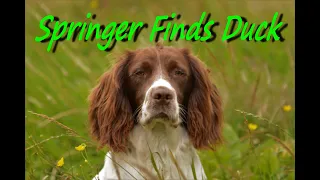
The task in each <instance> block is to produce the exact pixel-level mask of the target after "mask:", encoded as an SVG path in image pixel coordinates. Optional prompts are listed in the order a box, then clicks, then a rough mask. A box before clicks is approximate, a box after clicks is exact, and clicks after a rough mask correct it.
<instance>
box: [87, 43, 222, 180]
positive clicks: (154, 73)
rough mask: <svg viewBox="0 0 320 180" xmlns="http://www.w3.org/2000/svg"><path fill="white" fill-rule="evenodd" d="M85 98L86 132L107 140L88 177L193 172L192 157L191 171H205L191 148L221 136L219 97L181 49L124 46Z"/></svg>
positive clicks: (205, 74) (186, 174) (144, 176)
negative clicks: (126, 48) (98, 162)
mask: <svg viewBox="0 0 320 180" xmlns="http://www.w3.org/2000/svg"><path fill="white" fill-rule="evenodd" d="M89 102H90V105H89V123H90V128H91V134H92V136H93V137H94V138H95V139H96V140H97V141H98V142H99V144H100V148H101V147H103V146H105V145H107V146H108V147H109V148H110V151H109V152H108V153H107V155H106V157H105V161H104V166H103V168H102V170H101V171H100V172H99V173H98V174H97V175H96V176H95V177H94V178H93V179H100V180H105V179H153V178H158V177H159V174H160V175H161V177H162V178H163V179H180V177H182V178H185V179H194V173H193V171H192V163H194V164H193V165H194V169H195V174H196V178H197V179H207V178H206V175H205V173H204V169H203V167H202V164H201V162H200V159H199V157H198V155H197V153H196V149H203V148H211V147H212V146H213V145H216V144H218V143H220V142H221V141H222V134H221V129H222V107H221V98H220V96H219V93H218V90H217V88H216V86H215V85H214V84H212V82H211V81H210V79H209V71H208V69H207V68H206V67H205V65H204V64H203V63H202V62H201V61H200V60H199V59H197V58H196V57H195V56H193V55H192V54H191V52H190V51H189V50H188V49H185V48H174V47H167V46H162V45H161V44H157V45H156V46H155V47H149V48H144V49H138V50H135V51H128V52H126V53H125V55H124V56H123V57H121V58H120V60H119V61H118V62H117V63H116V64H115V65H114V66H113V68H112V69H111V70H110V71H108V72H106V73H105V74H104V75H103V76H102V77H101V80H100V82H99V84H98V85H97V86H96V87H95V88H94V89H93V90H92V92H91V94H90V96H89ZM151 152H152V154H153V158H154V161H152V160H151V159H152V156H151ZM172 155H173V156H172ZM154 162H155V164H156V166H157V169H158V173H157V172H156V170H155V168H154ZM157 175H158V176H157Z"/></svg>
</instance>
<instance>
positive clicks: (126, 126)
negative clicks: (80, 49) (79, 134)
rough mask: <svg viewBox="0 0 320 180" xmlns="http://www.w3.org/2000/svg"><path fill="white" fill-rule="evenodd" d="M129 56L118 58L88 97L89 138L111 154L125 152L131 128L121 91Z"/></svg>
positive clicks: (130, 54) (127, 103)
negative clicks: (108, 149)
mask: <svg viewBox="0 0 320 180" xmlns="http://www.w3.org/2000/svg"><path fill="white" fill-rule="evenodd" d="M132 56H133V53H132V52H127V53H126V54H125V55H124V56H122V57H121V58H120V59H119V61H118V62H117V63H116V64H115V65H114V66H113V68H112V69H111V70H110V71H108V72H106V73H105V74H103V75H102V77H101V78H100V82H99V83H98V85H97V86H96V87H95V88H93V90H92V92H91V94H90V95H89V124H90V131H91V135H92V136H93V137H94V138H95V139H96V140H98V142H99V144H100V148H101V147H103V146H105V145H107V146H109V148H111V150H112V151H114V152H123V151H125V150H126V148H125V147H126V143H127V139H128V136H129V132H130V131H131V130H132V128H133V126H134V120H133V119H132V109H131V105H130V102H129V100H128V98H127V96H126V94H125V91H124V88H123V86H124V82H125V78H126V76H127V74H126V73H127V65H128V62H129V60H130V58H131V57H132Z"/></svg>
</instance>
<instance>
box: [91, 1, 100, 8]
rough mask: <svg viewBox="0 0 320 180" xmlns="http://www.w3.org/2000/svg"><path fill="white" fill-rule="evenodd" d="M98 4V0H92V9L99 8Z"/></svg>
mask: <svg viewBox="0 0 320 180" xmlns="http://www.w3.org/2000/svg"><path fill="white" fill-rule="evenodd" d="M98 5H99V2H98V0H91V2H90V6H91V8H92V9H96V8H98Z"/></svg>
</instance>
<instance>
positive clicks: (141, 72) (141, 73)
mask: <svg viewBox="0 0 320 180" xmlns="http://www.w3.org/2000/svg"><path fill="white" fill-rule="evenodd" d="M134 74H135V75H137V76H144V75H145V73H144V71H142V70H138V71H137V72H135V73H134Z"/></svg>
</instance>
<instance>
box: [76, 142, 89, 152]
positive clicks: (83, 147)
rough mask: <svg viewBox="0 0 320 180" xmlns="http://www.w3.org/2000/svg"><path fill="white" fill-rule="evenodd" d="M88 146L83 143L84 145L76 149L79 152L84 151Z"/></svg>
mask: <svg viewBox="0 0 320 180" xmlns="http://www.w3.org/2000/svg"><path fill="white" fill-rule="evenodd" d="M86 146H87V145H86V144H85V143H82V144H80V145H79V146H77V147H75V149H76V150H77V151H83V150H84V149H85V148H86Z"/></svg>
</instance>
